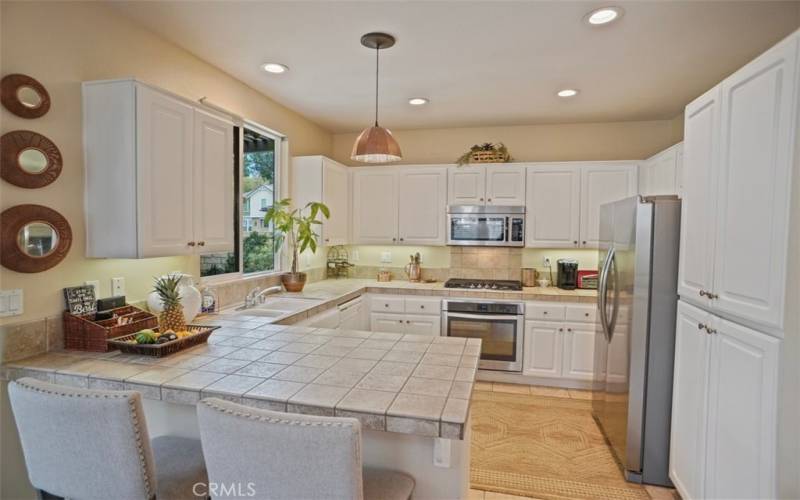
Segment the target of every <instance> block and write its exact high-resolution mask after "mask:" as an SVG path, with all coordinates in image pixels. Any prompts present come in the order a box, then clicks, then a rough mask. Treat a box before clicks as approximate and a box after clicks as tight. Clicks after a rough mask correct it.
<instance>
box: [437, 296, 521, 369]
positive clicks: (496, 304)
mask: <svg viewBox="0 0 800 500" xmlns="http://www.w3.org/2000/svg"><path fill="white" fill-rule="evenodd" d="M524 332H525V304H524V303H523V302H505V301H503V302H500V301H488V300H455V299H454V300H443V301H442V335H446V336H448V337H466V338H474V339H481V340H482V341H483V342H482V344H481V359H480V361H479V362H478V368H480V369H483V370H502V371H507V372H521V371H522V339H523V337H524V335H525V333H524Z"/></svg>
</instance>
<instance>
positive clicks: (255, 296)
mask: <svg viewBox="0 0 800 500" xmlns="http://www.w3.org/2000/svg"><path fill="white" fill-rule="evenodd" d="M281 291H283V288H281V287H279V286H271V287H268V288H265V289H263V290H262V289H261V288H260V287H255V288H253V289H252V290H250V291H249V292H247V296H246V297H245V298H244V307H245V309H247V308H248V307H255V306H257V305H259V304H263V303H264V301H265V300H266V297H267V295H272V294H274V293H279V292H281Z"/></svg>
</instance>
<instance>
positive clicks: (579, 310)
mask: <svg viewBox="0 0 800 500" xmlns="http://www.w3.org/2000/svg"><path fill="white" fill-rule="evenodd" d="M596 314H597V308H596V307H595V306H589V305H586V306H567V321H577V322H580V323H594V319H595V316H596Z"/></svg>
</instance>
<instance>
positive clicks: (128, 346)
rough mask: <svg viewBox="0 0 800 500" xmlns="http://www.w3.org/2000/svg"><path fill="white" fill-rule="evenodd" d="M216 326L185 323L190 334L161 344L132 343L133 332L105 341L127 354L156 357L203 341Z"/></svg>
mask: <svg viewBox="0 0 800 500" xmlns="http://www.w3.org/2000/svg"><path fill="white" fill-rule="evenodd" d="M217 328H219V327H218V326H205V325H203V326H197V325H187V326H186V329H187V330H188V331H190V332H192V335H189V336H188V337H184V338H182V339H177V340H171V341H169V342H164V343H163V344H133V343H131V342H129V341H131V340H133V339H134V338H135V337H136V334H135V333H132V334H130V335H124V336H122V337H117V338H113V339H110V340H108V341H107V342H108V345H109V346H110V348H112V349H119V350H120V351H122V352H125V353H128V354H142V355H145V356H155V357H156V358H160V357H163V356H168V355H170V354H175V353H176V352H179V351H183V350H184V349H188V348H190V347H194V346H196V345H198V344H202V343H204V342H205V341H207V340H208V336H209V335H211V332H213V331H214V330H216V329H217ZM155 330H156V331H158V328H155Z"/></svg>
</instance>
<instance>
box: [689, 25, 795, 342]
mask: <svg viewBox="0 0 800 500" xmlns="http://www.w3.org/2000/svg"><path fill="white" fill-rule="evenodd" d="M797 43H798V37H797V36H793V37H790V38H787V39H786V40H784V41H783V42H781V43H780V44H778V45H776V46H775V47H773V48H772V49H770V50H769V51H767V52H766V53H764V54H763V55H761V56H760V57H758V58H757V59H755V60H754V61H753V62H751V63H750V64H748V65H746V66H745V67H743V68H742V69H740V70H739V71H737V72H736V73H734V74H733V75H732V76H730V77H729V78H727V79H726V80H725V81H724V82H722V83H721V84H720V85H719V86H717V87H716V88H715V89H713V90H711V91H709V92H707V93H706V94H705V95H703V96H701V97H700V98H699V99H697V100H695V101H694V102H692V103H691V104H690V105H689V106H687V108H686V127H685V136H686V137H685V141H684V162H685V164H686V165H685V168H684V169H683V194H684V199H683V214H682V217H681V219H682V228H681V264H680V271H679V293H680V294H681V297H682V298H684V299H685V300H689V301H692V302H695V303H698V304H699V305H701V306H704V307H709V308H711V310H712V311H714V312H715V313H719V314H723V315H730V316H732V317H735V318H737V319H739V320H742V321H744V322H747V323H748V324H750V325H757V326H763V327H765V328H766V329H767V330H768V331H770V332H772V333H774V334H776V335H779V336H780V335H782V333H781V332H780V330H781V329H782V328H783V320H784V301H785V291H786V273H787V254H788V250H789V229H790V228H789V214H790V193H791V170H792V166H793V163H794V162H795V161H797V160H796V158H797V156H796V155H797V152H796V151H795V142H796V136H795V135H794V134H795V131H796V130H797V118H798V112H797V102H796V96H797V87H798V75H797V71H796V69H797V68H796V66H797V64H796V61H797V53H798V49H797Z"/></svg>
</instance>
